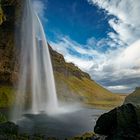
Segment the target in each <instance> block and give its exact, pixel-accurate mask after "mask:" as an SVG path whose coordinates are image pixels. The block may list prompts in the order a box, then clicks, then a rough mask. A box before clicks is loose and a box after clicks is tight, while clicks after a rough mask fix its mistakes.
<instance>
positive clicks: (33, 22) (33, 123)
mask: <svg viewBox="0 0 140 140" xmlns="http://www.w3.org/2000/svg"><path fill="white" fill-rule="evenodd" d="M21 27H22V31H21V43H20V46H21V53H20V76H19V83H18V89H17V93H16V102H15V105H14V107H13V110H12V113H11V120H12V121H14V122H16V123H17V124H18V125H19V129H20V132H21V133H22V132H27V133H31V134H33V133H40V134H43V135H47V136H56V137H61V138H62V137H69V136H74V135H77V134H81V133H84V132H86V131H92V130H93V127H94V121H95V119H96V118H97V116H99V115H100V114H101V113H102V112H103V111H102V110H96V109H94V110H93V109H86V108H81V107H77V106H76V105H71V106H69V105H66V104H60V103H59V102H58V99H57V94H56V88H55V81H54V75H53V68H52V64H51V58H50V53H49V48H48V44H47V40H46V37H45V33H44V29H43V26H42V24H41V21H40V19H39V17H38V16H37V14H36V13H35V12H34V10H33V8H32V3H31V1H30V0H26V1H25V5H24V12H23V17H22V26H21Z"/></svg>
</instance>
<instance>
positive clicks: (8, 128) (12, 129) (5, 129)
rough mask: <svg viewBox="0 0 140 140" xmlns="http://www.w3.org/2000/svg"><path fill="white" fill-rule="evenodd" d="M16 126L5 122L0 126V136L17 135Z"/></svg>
mask: <svg viewBox="0 0 140 140" xmlns="http://www.w3.org/2000/svg"><path fill="white" fill-rule="evenodd" d="M17 133H18V126H17V125H15V124H14V123H12V122H5V123H1V124H0V135H4V134H12V135H17Z"/></svg>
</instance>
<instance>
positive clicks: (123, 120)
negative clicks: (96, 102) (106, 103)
mask: <svg viewBox="0 0 140 140" xmlns="http://www.w3.org/2000/svg"><path fill="white" fill-rule="evenodd" d="M94 131H95V133H97V134H100V135H105V136H107V137H106V140H139V139H140V107H138V106H137V107H136V106H134V105H132V104H125V105H122V106H121V107H118V108H115V109H113V110H111V111H109V112H108V113H105V114H103V115H101V116H100V117H99V119H98V120H97V122H96V126H95V128H94Z"/></svg>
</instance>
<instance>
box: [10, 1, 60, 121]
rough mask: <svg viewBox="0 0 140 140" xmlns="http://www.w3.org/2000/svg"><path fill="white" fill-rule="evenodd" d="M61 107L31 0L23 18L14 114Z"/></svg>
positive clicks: (25, 6)
mask: <svg viewBox="0 0 140 140" xmlns="http://www.w3.org/2000/svg"><path fill="white" fill-rule="evenodd" d="M57 108H58V101H57V95H56V88H55V81H54V75H53V68H52V64H51V58H50V53H49V48H48V44H47V40H46V37H45V33H44V29H43V26H42V24H41V21H40V19H39V17H38V16H37V14H36V13H35V12H34V10H33V8H32V4H31V2H30V0H26V2H25V5H24V13H23V18H22V31H21V58H20V76H19V84H18V89H17V93H16V101H15V105H14V109H13V111H12V118H14V119H17V118H20V117H21V116H22V114H24V113H25V112H26V111H28V112H29V113H33V114H34V113H39V112H40V111H45V112H48V113H50V112H55V111H56V110H57Z"/></svg>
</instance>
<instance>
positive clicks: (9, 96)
mask: <svg viewBox="0 0 140 140" xmlns="http://www.w3.org/2000/svg"><path fill="white" fill-rule="evenodd" d="M14 93H15V91H14V89H13V87H11V86H7V85H1V86H0V108H7V107H11V105H12V104H13V101H14V95H15V94H14Z"/></svg>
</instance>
